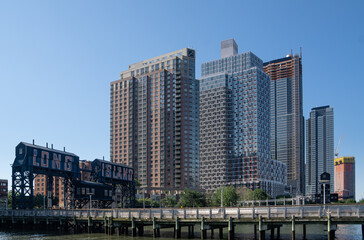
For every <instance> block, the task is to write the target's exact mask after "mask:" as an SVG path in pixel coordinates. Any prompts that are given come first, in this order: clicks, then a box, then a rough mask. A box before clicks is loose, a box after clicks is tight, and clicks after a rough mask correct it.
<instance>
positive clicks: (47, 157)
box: [30, 148, 78, 172]
mask: <svg viewBox="0 0 364 240" xmlns="http://www.w3.org/2000/svg"><path fill="white" fill-rule="evenodd" d="M30 160H31V161H30V165H33V167H41V168H49V169H54V170H61V171H66V172H73V170H76V169H74V163H75V158H74V157H73V156H69V155H67V154H61V153H55V152H50V151H46V150H41V149H36V148H34V149H33V151H32V158H31V159H30ZM77 162H78V161H77Z"/></svg>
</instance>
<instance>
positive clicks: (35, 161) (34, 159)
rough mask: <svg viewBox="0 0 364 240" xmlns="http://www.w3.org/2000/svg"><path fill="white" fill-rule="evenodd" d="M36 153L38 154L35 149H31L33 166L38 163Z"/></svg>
mask: <svg viewBox="0 0 364 240" xmlns="http://www.w3.org/2000/svg"><path fill="white" fill-rule="evenodd" d="M37 155H38V151H37V149H34V150H33V166H39V163H37Z"/></svg>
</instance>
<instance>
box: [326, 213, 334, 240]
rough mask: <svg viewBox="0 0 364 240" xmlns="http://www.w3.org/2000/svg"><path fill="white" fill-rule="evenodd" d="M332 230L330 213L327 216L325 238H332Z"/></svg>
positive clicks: (330, 239) (331, 239)
mask: <svg viewBox="0 0 364 240" xmlns="http://www.w3.org/2000/svg"><path fill="white" fill-rule="evenodd" d="M333 232H334V231H333V230H332V229H331V213H329V215H328V216H327V239H328V240H333V239H334V237H333Z"/></svg>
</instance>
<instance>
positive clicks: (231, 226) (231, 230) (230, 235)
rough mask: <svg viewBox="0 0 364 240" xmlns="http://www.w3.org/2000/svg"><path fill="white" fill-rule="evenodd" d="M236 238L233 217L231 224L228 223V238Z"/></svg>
mask: <svg viewBox="0 0 364 240" xmlns="http://www.w3.org/2000/svg"><path fill="white" fill-rule="evenodd" d="M233 239H234V223H233V218H232V217H230V218H229V224H228V240H233Z"/></svg>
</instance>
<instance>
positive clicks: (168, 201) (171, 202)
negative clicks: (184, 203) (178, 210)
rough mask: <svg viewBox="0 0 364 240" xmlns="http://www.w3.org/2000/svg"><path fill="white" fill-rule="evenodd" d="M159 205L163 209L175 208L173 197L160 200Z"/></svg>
mask: <svg viewBox="0 0 364 240" xmlns="http://www.w3.org/2000/svg"><path fill="white" fill-rule="evenodd" d="M161 203H162V206H164V207H174V206H176V203H177V201H176V199H175V198H174V197H171V196H167V197H165V198H163V199H162V201H161Z"/></svg>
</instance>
